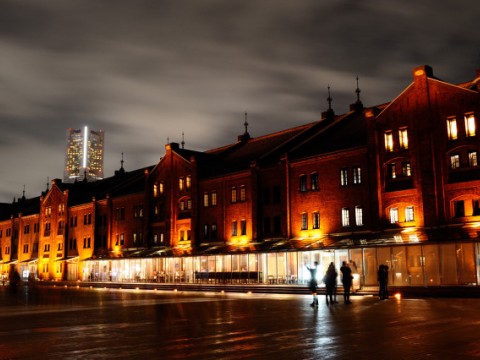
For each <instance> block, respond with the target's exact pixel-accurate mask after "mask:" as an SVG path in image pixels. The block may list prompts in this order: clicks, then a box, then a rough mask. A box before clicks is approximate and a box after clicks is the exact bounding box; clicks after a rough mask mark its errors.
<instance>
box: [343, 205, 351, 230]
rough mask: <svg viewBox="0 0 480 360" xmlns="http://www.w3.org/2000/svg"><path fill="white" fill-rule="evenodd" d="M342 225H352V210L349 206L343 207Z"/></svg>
mask: <svg viewBox="0 0 480 360" xmlns="http://www.w3.org/2000/svg"><path fill="white" fill-rule="evenodd" d="M342 226H344V227H345V226H350V210H349V209H348V208H343V209H342Z"/></svg>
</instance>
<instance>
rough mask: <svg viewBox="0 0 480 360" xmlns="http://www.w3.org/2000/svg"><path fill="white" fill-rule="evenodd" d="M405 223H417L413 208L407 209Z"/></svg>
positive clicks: (408, 207)
mask: <svg viewBox="0 0 480 360" xmlns="http://www.w3.org/2000/svg"><path fill="white" fill-rule="evenodd" d="M405 221H415V217H414V213H413V206H407V207H406V208H405Z"/></svg>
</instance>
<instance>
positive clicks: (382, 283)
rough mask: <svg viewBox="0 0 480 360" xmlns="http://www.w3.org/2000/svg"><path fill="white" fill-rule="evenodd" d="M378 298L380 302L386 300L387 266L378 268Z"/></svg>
mask: <svg viewBox="0 0 480 360" xmlns="http://www.w3.org/2000/svg"><path fill="white" fill-rule="evenodd" d="M377 277H378V286H379V291H378V296H379V298H380V300H385V299H388V266H387V265H383V264H382V265H380V266H379V267H378V275H377Z"/></svg>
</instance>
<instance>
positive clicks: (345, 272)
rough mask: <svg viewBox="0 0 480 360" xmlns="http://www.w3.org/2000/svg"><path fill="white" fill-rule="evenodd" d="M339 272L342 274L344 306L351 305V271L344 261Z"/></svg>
mask: <svg viewBox="0 0 480 360" xmlns="http://www.w3.org/2000/svg"><path fill="white" fill-rule="evenodd" d="M340 272H341V273H342V284H343V301H344V302H345V304H351V301H350V289H351V288H352V280H353V276H352V269H350V266H348V264H347V262H346V261H344V262H343V263H342V267H341V268H340Z"/></svg>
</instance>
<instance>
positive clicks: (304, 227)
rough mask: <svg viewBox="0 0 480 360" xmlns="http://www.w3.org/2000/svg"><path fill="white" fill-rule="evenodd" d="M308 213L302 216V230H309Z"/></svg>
mask: <svg viewBox="0 0 480 360" xmlns="http://www.w3.org/2000/svg"><path fill="white" fill-rule="evenodd" d="M307 216H308V215H307V213H303V214H302V230H307V229H308V217H307Z"/></svg>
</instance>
